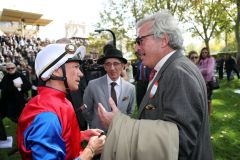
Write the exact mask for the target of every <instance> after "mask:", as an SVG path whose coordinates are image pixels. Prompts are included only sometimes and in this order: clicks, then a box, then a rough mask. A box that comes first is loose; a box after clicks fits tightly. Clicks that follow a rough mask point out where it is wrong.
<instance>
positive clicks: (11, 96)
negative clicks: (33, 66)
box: [0, 72, 31, 121]
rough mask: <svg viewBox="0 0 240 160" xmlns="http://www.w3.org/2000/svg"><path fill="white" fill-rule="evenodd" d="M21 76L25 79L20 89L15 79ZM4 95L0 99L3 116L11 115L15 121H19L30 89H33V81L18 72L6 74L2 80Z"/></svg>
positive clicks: (0, 110)
mask: <svg viewBox="0 0 240 160" xmlns="http://www.w3.org/2000/svg"><path fill="white" fill-rule="evenodd" d="M18 77H20V78H21V79H22V81H23V84H22V86H21V89H20V90H18V89H17V88H16V87H15V86H14V83H13V80H14V79H16V78H18ZM0 89H1V91H2V97H1V100H0V114H1V116H2V117H5V116H7V117H9V118H10V119H12V120H13V121H17V119H18V117H19V116H20V114H21V111H22V109H23V107H24V105H25V103H26V102H27V99H28V90H30V89H31V83H30V82H29V81H28V80H27V78H26V77H25V76H24V75H22V74H20V73H18V72H16V73H14V74H6V75H5V76H4V77H3V79H2V81H1V82H0Z"/></svg>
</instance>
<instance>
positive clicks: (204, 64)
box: [198, 47, 215, 115]
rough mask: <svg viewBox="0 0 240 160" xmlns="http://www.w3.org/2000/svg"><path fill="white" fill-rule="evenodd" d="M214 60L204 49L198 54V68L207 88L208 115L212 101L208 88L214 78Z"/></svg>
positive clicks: (207, 50) (210, 89)
mask: <svg viewBox="0 0 240 160" xmlns="http://www.w3.org/2000/svg"><path fill="white" fill-rule="evenodd" d="M214 67H215V60H214V58H213V57H211V56H210V53H209V49H208V48H206V47H204V48H202V50H201V52H200V57H199V62H198V68H199V69H200V71H201V73H202V75H203V78H204V80H205V82H206V86H207V96H208V115H211V100H212V90H213V89H212V88H211V86H210V83H209V82H210V81H212V79H213V76H214Z"/></svg>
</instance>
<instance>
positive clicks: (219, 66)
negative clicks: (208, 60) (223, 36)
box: [216, 56, 224, 79]
mask: <svg viewBox="0 0 240 160" xmlns="http://www.w3.org/2000/svg"><path fill="white" fill-rule="evenodd" d="M216 63H217V66H216V70H217V71H218V78H219V79H223V73H224V72H223V71H224V57H223V56H221V57H219V58H218V59H217V61H216Z"/></svg>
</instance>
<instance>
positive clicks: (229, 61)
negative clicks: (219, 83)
mask: <svg viewBox="0 0 240 160" xmlns="http://www.w3.org/2000/svg"><path fill="white" fill-rule="evenodd" d="M225 69H226V73H227V80H228V81H230V80H231V77H232V71H234V72H235V73H236V74H237V77H238V79H239V78H240V76H239V70H238V68H237V63H236V61H235V60H234V59H233V58H232V56H231V55H230V54H226V55H225Z"/></svg>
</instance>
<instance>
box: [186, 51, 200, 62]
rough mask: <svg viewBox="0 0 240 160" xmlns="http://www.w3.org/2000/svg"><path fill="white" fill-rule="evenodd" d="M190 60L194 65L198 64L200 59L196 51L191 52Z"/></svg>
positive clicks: (189, 54)
mask: <svg viewBox="0 0 240 160" xmlns="http://www.w3.org/2000/svg"><path fill="white" fill-rule="evenodd" d="M188 58H189V59H190V60H191V61H192V62H193V63H194V64H196V65H197V64H198V61H199V57H198V53H197V52H196V51H190V52H189V53H188Z"/></svg>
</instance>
